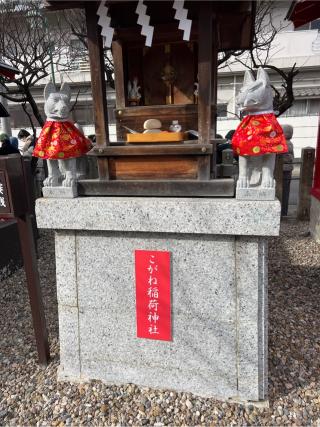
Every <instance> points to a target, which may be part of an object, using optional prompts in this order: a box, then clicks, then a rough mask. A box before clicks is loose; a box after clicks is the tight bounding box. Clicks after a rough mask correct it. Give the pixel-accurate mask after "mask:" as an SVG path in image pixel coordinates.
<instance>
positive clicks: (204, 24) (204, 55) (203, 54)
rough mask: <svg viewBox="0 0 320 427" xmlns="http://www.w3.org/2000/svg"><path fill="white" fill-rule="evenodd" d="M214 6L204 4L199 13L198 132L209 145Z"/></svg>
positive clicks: (202, 140) (201, 139) (203, 141)
mask: <svg viewBox="0 0 320 427" xmlns="http://www.w3.org/2000/svg"><path fill="white" fill-rule="evenodd" d="M212 26H213V22H212V4H211V2H204V3H202V4H201V7H200V12H199V58H198V77H199V95H198V131H199V143H200V144H208V142H209V141H210V131H211V100H212V82H211V73H212V61H213V53H212V46H213V28H212Z"/></svg>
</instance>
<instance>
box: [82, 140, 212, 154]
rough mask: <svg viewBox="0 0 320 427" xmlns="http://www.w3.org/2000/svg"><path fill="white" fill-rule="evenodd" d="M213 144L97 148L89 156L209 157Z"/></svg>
mask: <svg viewBox="0 0 320 427" xmlns="http://www.w3.org/2000/svg"><path fill="white" fill-rule="evenodd" d="M212 151H213V148H212V144H197V143H193V144H181V143H177V144H167V145H165V144H154V145H151V144H150V145H139V144H137V145H134V144H132V145H122V146H109V147H97V146H95V147H94V148H93V149H92V150H91V151H90V153H88V155H91V156H97V157H117V156H168V155H169V156H174V155H180V156H194V155H198V156H199V155H200V156H207V155H210V154H212Z"/></svg>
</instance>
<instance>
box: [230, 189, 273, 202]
mask: <svg viewBox="0 0 320 427" xmlns="http://www.w3.org/2000/svg"><path fill="white" fill-rule="evenodd" d="M275 198H276V190H275V188H259V187H257V188H255V187H251V188H237V190H236V199H238V200H275Z"/></svg>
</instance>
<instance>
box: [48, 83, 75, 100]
mask: <svg viewBox="0 0 320 427" xmlns="http://www.w3.org/2000/svg"><path fill="white" fill-rule="evenodd" d="M57 92H58V91H57V88H56V87H55V85H54V84H53V83H52V82H49V83H47V84H46V86H45V88H44V99H45V101H46V100H47V99H48V98H49V96H50V95H51V94H52V93H57ZM60 93H63V94H64V95H67V97H68V99H69V101H70V98H71V89H70V86H69V85H68V83H62V85H61V88H60Z"/></svg>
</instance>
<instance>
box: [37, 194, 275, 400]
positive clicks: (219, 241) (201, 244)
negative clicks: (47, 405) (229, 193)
mask: <svg viewBox="0 0 320 427" xmlns="http://www.w3.org/2000/svg"><path fill="white" fill-rule="evenodd" d="M37 220H38V225H39V227H42V228H51V229H55V230H56V265H57V291H58V302H59V330H60V372H59V377H60V379H68V380H71V381H81V380H89V379H98V380H102V381H104V382H107V383H135V384H138V385H142V386H148V387H156V388H164V389H175V390H180V391H189V392H192V393H195V394H199V395H201V396H212V397H217V398H221V399H229V398H231V399H239V400H244V401H249V400H250V401H258V400H265V399H266V398H267V242H266V239H265V237H266V236H276V235H278V232H279V223H280V204H279V202H278V201H269V202H267V201H258V202H252V201H240V200H235V199H196V198H189V199H182V198H179V199H176V198H115V197H104V198H95V197H90V198H76V199H66V200H63V199H60V200H57V199H56V200H55V199H38V200H37ZM136 249H145V250H165V251H170V252H171V258H172V271H171V287H172V295H171V303H172V336H173V340H172V341H171V342H167V341H154V340H148V339H140V338H137V337H136V319H135V316H136V313H135V266H134V251H135V250H136Z"/></svg>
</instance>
